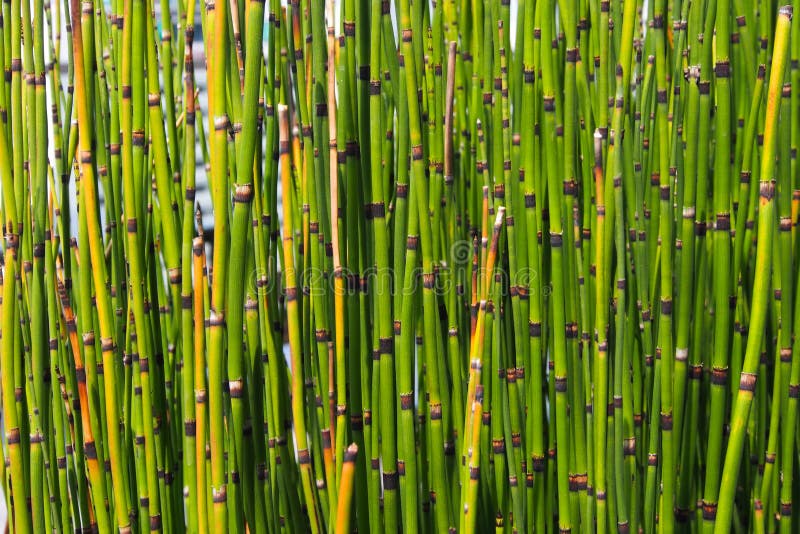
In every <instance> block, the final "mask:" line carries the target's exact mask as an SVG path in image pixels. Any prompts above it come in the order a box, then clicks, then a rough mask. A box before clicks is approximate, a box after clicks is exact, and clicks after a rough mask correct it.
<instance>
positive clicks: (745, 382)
mask: <svg viewBox="0 0 800 534" xmlns="http://www.w3.org/2000/svg"><path fill="white" fill-rule="evenodd" d="M757 378H758V375H756V374H755V373H745V372H742V377H741V378H740V379H739V390H740V391H749V392H751V393H752V392H754V391H755V390H756V380H757Z"/></svg>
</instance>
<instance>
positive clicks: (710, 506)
mask: <svg viewBox="0 0 800 534" xmlns="http://www.w3.org/2000/svg"><path fill="white" fill-rule="evenodd" d="M716 518H717V503H715V502H706V501H703V520H704V521H714V520H715V519H716Z"/></svg>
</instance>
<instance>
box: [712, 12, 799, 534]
mask: <svg viewBox="0 0 800 534" xmlns="http://www.w3.org/2000/svg"><path fill="white" fill-rule="evenodd" d="M791 18H792V9H791V7H790V6H783V7H781V8H780V10H779V11H778V20H777V23H776V27H775V45H774V48H773V57H772V67H771V69H770V79H769V90H768V92H767V113H766V122H765V126H764V148H763V158H762V160H761V173H760V174H761V183H760V198H759V212H758V245H757V249H756V270H755V273H756V276H755V281H754V284H753V304H752V310H751V315H750V327H749V332H750V335H749V336H748V338H747V350H746V353H745V359H744V363H743V365H742V375H741V380H740V382H739V393H738V396H737V397H736V402H735V404H734V408H733V412H732V415H731V434H730V440H729V442H728V450H727V452H726V454H725V462H724V467H723V471H722V480H721V484H720V488H721V491H720V496H719V508H718V511H717V518H716V523H715V532H726V531H727V530H728V529H729V528H730V524H731V519H732V515H733V497H734V490H735V486H736V479H737V478H738V474H739V464H740V461H741V457H742V447H743V443H744V437H745V436H744V432H745V429H746V421H747V418H748V416H749V413H750V405H751V404H752V400H753V394H754V391H755V385H756V380H757V378H758V375H757V373H756V372H755V371H756V365H757V363H758V357H759V353H760V349H761V343H762V338H763V332H764V323H765V321H766V307H767V298H768V294H769V292H770V287H771V286H770V270H769V267H768V265H767V264H768V262H769V258H770V256H771V251H772V246H773V242H772V237H773V233H774V229H775V220H774V217H775V200H774V196H775V182H774V174H773V173H774V169H775V167H774V165H775V161H774V157H775V153H776V145H777V142H776V141H777V138H778V136H779V131H778V115H779V110H780V107H779V106H780V93H781V86H782V82H783V76H784V70H785V67H786V63H787V58H788V50H789V46H788V45H789V33H790V29H791Z"/></svg>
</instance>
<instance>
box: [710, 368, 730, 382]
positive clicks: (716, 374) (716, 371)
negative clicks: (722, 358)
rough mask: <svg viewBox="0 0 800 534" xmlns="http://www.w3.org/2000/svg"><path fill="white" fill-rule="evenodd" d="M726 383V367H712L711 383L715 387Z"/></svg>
mask: <svg viewBox="0 0 800 534" xmlns="http://www.w3.org/2000/svg"><path fill="white" fill-rule="evenodd" d="M727 381H728V368H727V367H714V368H713V369H711V383H712V384H713V385H715V386H724V385H725V383H726V382H727Z"/></svg>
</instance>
